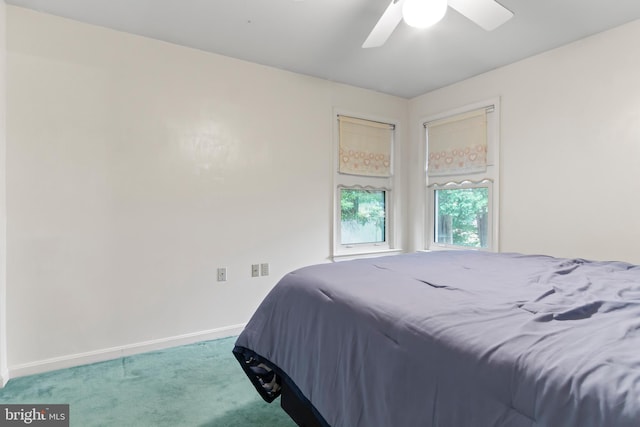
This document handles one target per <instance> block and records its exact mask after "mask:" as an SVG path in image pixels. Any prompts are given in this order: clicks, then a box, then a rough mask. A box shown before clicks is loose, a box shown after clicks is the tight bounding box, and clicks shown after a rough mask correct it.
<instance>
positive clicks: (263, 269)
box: [260, 262, 269, 276]
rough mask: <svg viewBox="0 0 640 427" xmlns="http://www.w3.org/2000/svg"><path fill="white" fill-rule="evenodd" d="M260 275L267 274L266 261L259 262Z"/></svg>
mask: <svg viewBox="0 0 640 427" xmlns="http://www.w3.org/2000/svg"><path fill="white" fill-rule="evenodd" d="M260 275H261V276H268V275H269V263H268V262H265V263H262V264H260Z"/></svg>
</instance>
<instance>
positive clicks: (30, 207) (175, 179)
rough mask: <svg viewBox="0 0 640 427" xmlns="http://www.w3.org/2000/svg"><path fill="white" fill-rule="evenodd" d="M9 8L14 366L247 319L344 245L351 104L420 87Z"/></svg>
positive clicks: (397, 105) (397, 104)
mask: <svg viewBox="0 0 640 427" xmlns="http://www.w3.org/2000/svg"><path fill="white" fill-rule="evenodd" d="M7 15H8V19H7V26H8V96H7V100H8V107H7V122H8V137H7V141H8V143H7V156H8V159H9V161H8V165H7V180H8V184H7V201H8V218H9V227H8V241H7V243H8V301H9V307H8V343H9V349H10V351H9V357H8V362H9V368H10V370H11V373H12V375H22V374H25V373H31V372H36V371H39V370H43V369H50V368H52V367H60V366H64V365H65V364H74V363H82V362H84V361H87V358H89V359H92V358H93V359H96V358H100V357H101V355H105V354H107V355H113V354H115V353H117V351H121V350H122V349H123V348H130V346H136V345H139V344H140V343H142V344H145V343H158V342H164V341H163V340H169V341H167V343H176V342H178V341H179V340H175V341H170V340H171V339H172V337H173V338H175V337H182V338H184V337H192V338H206V337H209V336H214V335H215V334H216V333H218V332H219V333H224V332H228V331H233V330H234V329H233V328H234V326H237V325H240V324H242V323H244V322H246V321H247V320H248V318H249V316H250V315H251V314H252V312H253V310H254V309H255V307H256V306H257V305H258V303H259V302H260V301H261V299H262V298H263V297H264V295H265V294H266V292H267V291H268V290H269V289H271V287H272V286H273V285H274V284H275V282H276V281H277V279H279V278H280V277H281V276H282V275H283V274H285V273H286V272H288V271H290V270H292V269H294V268H298V267H301V266H303V265H307V264H312V263H320V262H326V261H328V257H329V254H330V236H331V218H332V216H331V209H332V159H333V152H332V150H333V139H332V138H333V135H332V129H333V120H334V117H333V113H332V111H333V109H334V108H341V109H344V110H348V111H356V112H361V113H362V114H365V115H369V116H376V117H384V118H387V119H389V120H393V121H396V122H398V123H399V128H400V129H403V128H406V125H407V121H408V102H407V100H405V99H401V98H396V97H391V96H388V95H383V94H379V93H375V92H371V91H367V90H362V89H357V88H353V87H348V86H343V85H337V84H333V83H331V82H328V81H324V80H319V79H315V78H311V77H306V76H302V75H298V74H293V73H289V72H285V71H281V70H276V69H272V68H268V67H263V66H260V65H256V64H251V63H247V62H243V61H238V60H234V59H230V58H226V57H222V56H218V55H212V54H208V53H204V52H201V51H197V50H192V49H187V48H183V47H179V46H175V45H170V44H167V43H163V42H159V41H155V40H150V39H145V38H141V37H137V36H133V35H128V34H123V33H119V32H115V31H111V30H107V29H103V28H99V27H94V26H89V25H84V24H80V23H77V22H73V21H69V20H65V19H61V18H56V17H53V16H48V15H44V14H40V13H37V12H33V11H28V10H25V9H21V8H16V7H12V6H9V7H7ZM400 132H401V134H400V138H399V139H398V140H397V142H398V149H399V151H398V153H400V154H401V156H402V155H403V154H402V153H406V151H407V150H403V149H402V146H403V145H404V144H405V141H406V138H405V137H404V136H402V131H400ZM405 155H406V154H405ZM400 161H403V159H400ZM398 170H400V173H401V175H400V176H399V185H400V186H401V187H402V186H403V185H405V184H406V172H404V171H403V170H402V168H398ZM402 174H405V175H402ZM402 215H405V213H404V212H402ZM403 222H404V221H403ZM400 235H401V237H402V236H404V235H406V231H404V230H400ZM400 244H402V239H400ZM263 262H268V263H270V264H271V272H270V275H269V276H266V277H260V278H251V277H250V265H251V264H252V263H263ZM221 266H224V267H227V269H228V273H227V274H228V281H227V282H226V283H217V282H216V268H217V267H221ZM228 328H231V329H228ZM76 357H78V359H74V358H76ZM93 359H92V360H93Z"/></svg>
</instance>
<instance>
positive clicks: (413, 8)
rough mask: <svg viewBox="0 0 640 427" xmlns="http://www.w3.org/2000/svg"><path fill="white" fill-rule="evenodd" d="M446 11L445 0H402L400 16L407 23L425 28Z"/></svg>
mask: <svg viewBox="0 0 640 427" xmlns="http://www.w3.org/2000/svg"><path fill="white" fill-rule="evenodd" d="M446 13H447V0H404V4H403V5H402V18H403V19H404V22H406V23H407V25H410V26H412V27H416V28H427V27H430V26H432V25H434V24H436V23H437V22H438V21H440V20H441V19H442V18H444V15H445V14H446Z"/></svg>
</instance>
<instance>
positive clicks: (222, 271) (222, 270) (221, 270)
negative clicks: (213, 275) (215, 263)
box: [218, 267, 227, 282]
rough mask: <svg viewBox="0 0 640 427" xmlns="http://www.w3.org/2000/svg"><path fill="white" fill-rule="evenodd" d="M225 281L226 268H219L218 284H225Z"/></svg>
mask: <svg viewBox="0 0 640 427" xmlns="http://www.w3.org/2000/svg"><path fill="white" fill-rule="evenodd" d="M226 281H227V268H226V267H220V268H218V282H226Z"/></svg>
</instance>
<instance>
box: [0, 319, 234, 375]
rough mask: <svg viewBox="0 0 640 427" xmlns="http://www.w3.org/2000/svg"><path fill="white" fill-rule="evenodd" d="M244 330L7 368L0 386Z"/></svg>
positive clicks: (219, 330)
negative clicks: (35, 376) (35, 375)
mask: <svg viewBox="0 0 640 427" xmlns="http://www.w3.org/2000/svg"><path fill="white" fill-rule="evenodd" d="M244 326H245V324H239V325H230V326H225V327H222V328H216V329H210V330H208V331H200V332H194V333H190V334H184V335H178V336H175V337H168V338H162V339H157V340H151V341H144V342H140V343H135V344H129V345H123V346H119V347H112V348H105V349H102V350H96V351H88V352H86V353H78V354H70V355H68V356H61V357H54V358H51V359H45V360H39V361H37V362H30V363H25V364H22V365H16V366H9V371H8V372H7V373H6V375H5V373H0V375H1V377H0V381H2V385H3V386H4V384H6V383H7V381H9V379H10V378H17V377H24V376H26V375H33V374H40V373H43V372H48V371H55V370H57V369H64V368H71V367H74V366H80V365H88V364H90V363H96V362H104V361H105V360H112V359H117V358H119V357H125V356H131V355H134V354H140V353H146V352H148V351H154V350H163V349H165V348H170V347H177V346H180V345H186V344H193V343H196V342H200V341H209V340H215V339H219V338H227V337H232V336H235V335H239V334H240V332H242V329H244Z"/></svg>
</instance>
